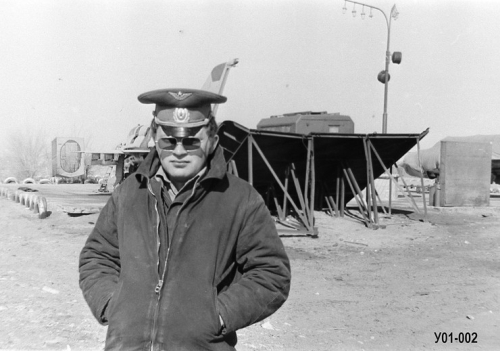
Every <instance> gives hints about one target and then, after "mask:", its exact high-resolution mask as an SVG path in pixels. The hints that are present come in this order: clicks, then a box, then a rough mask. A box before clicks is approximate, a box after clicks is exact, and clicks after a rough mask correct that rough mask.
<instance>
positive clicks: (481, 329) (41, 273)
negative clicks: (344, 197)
mask: <svg viewBox="0 0 500 351" xmlns="http://www.w3.org/2000/svg"><path fill="white" fill-rule="evenodd" d="M0 186H2V185H0ZM55 186H58V185H55ZM66 186H71V185H66ZM101 198H102V197H101ZM54 201H56V200H54ZM58 201H59V203H60V202H61V201H62V200H58ZM48 203H49V210H51V213H50V216H49V217H48V218H45V219H39V218H38V217H37V215H36V214H34V213H33V212H32V211H30V210H28V209H26V208H25V207H24V206H23V205H21V204H19V203H16V202H14V201H12V200H8V199H7V198H6V197H0V228H1V229H0V232H1V234H0V237H1V243H2V244H1V245H0V257H1V261H0V291H1V294H0V349H1V350H102V349H103V345H104V338H105V333H106V328H105V327H103V326H100V325H99V324H98V323H97V322H96V321H95V320H94V318H93V317H92V315H91V313H90V310H89V309H88V307H87V306H86V304H85V301H84V300H83V297H82V294H81V292H80V289H79V287H78V272H77V271H78V268H77V263H78V254H79V252H80V250H81V248H82V246H83V244H84V241H85V240H86V237H87V235H88V234H89V232H90V230H91V229H92V227H93V225H94V223H95V222H96V219H97V213H93V214H88V215H83V216H76V217H70V216H69V215H68V214H67V213H65V212H64V211H63V210H62V207H57V206H54V205H53V204H52V205H51V198H50V197H49V198H48ZM51 206H52V207H51ZM422 208H423V207H422ZM427 210H428V214H427V217H426V218H423V215H422V214H418V213H414V212H412V211H410V210H408V208H406V209H405V208H403V210H396V209H394V210H393V213H392V215H391V216H389V215H386V216H383V218H382V220H381V221H382V223H383V224H385V225H386V227H385V228H384V229H378V230H374V229H370V228H366V227H365V226H364V225H362V224H360V223H359V222H356V221H354V220H351V219H348V218H334V217H330V216H328V215H326V214H324V213H321V212H316V213H315V217H316V225H317V227H318V229H319V237H318V238H317V239H312V238H310V237H306V236H304V237H301V236H287V237H283V238H282V240H283V242H284V244H285V247H286V249H287V252H288V255H289V256H290V259H291V264H292V288H291V292H290V296H289V299H288V300H287V302H286V303H285V304H284V305H283V307H282V308H281V309H280V310H279V311H278V312H276V313H275V314H274V315H272V316H271V317H269V318H268V319H266V320H264V321H262V322H260V323H258V324H256V325H253V326H251V327H248V328H246V329H243V330H241V331H239V333H238V337H239V342H238V345H237V349H238V350H239V351H251V350H291V351H295V350H297V351H299V350H311V351H312V350H314V351H321V350H325V351H326V350H475V349H478V350H498V349H500V299H499V292H500V255H499V253H500V235H499V234H498V233H499V230H498V226H499V223H500V207H496V206H493V207H483V208H435V207H428V208H427ZM90 212H92V211H90ZM95 212H97V211H95ZM439 333H441V334H439ZM451 334H452V335H451ZM437 335H440V337H439V340H437ZM455 338H456V340H455ZM460 341H462V343H460ZM466 341H469V343H466ZM472 341H475V342H476V343H471V342H472Z"/></svg>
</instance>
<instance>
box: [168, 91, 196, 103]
mask: <svg viewBox="0 0 500 351" xmlns="http://www.w3.org/2000/svg"><path fill="white" fill-rule="evenodd" d="M168 93H169V94H170V95H172V97H173V98H174V99H176V100H179V101H182V100H184V99H187V98H188V97H190V96H191V95H193V93H183V92H182V91H178V92H177V93H173V92H170V91H169V92H168Z"/></svg>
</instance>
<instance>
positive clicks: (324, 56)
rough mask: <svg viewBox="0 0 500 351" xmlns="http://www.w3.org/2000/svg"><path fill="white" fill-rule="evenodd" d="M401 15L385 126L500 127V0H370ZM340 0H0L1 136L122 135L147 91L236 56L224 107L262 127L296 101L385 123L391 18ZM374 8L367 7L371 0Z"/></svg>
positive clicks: (221, 115)
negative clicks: (383, 74)
mask: <svg viewBox="0 0 500 351" xmlns="http://www.w3.org/2000/svg"><path fill="white" fill-rule="evenodd" d="M366 2H367V3H369V4H371V5H373V6H377V7H380V8H381V9H383V10H384V11H385V12H386V13H387V15H389V13H390V10H391V7H392V5H393V4H396V6H397V9H398V12H399V18H398V19H397V20H396V21H394V20H393V21H392V25H391V45H390V49H391V52H393V51H401V52H402V55H403V59H402V63H401V64H400V65H395V64H392V63H391V65H390V69H389V71H390V74H391V81H390V84H389V94H388V132H389V133H420V132H422V131H424V130H425V129H426V128H430V133H429V135H428V136H427V137H426V138H424V140H423V141H422V147H430V146H432V145H433V144H434V143H435V142H437V141H439V140H440V139H442V138H444V137H445V136H463V135H474V134H500V118H499V113H500V69H499V67H498V66H499V64H500V20H499V18H498V16H499V13H500V11H499V10H500V2H499V1H493V0H491V1H486V0H482V1H481V0H462V1H457V0H454V1H451V0H450V1H446V0H444V1H443V0H441V1H432V0H399V1H397V2H394V1H385V0H370V1H368V0H367V1H366ZM343 6H344V1H342V0H288V1H286V0H260V1H259V0H227V1H222V0H211V1H208V0H191V1H189V0H183V1H180V0H179V1H173V0H158V1H148V0H140V1H139V0H115V1H104V0H99V1H97V0H85V1H84V0H72V1H65V0H64V1H63V0H61V1H55V0H45V1H44V0H38V1H20V0H0V89H1V94H2V99H1V103H0V121H1V127H0V138H1V139H0V145H1V142H3V141H5V140H6V138H8V135H9V134H10V133H16V132H19V131H20V130H21V129H23V128H32V129H34V130H36V131H41V132H44V133H46V135H47V138H48V139H49V141H50V140H52V139H53V138H55V137H58V136H60V137H63V136H83V137H85V138H87V139H90V145H91V147H92V149H94V150H97V149H113V148H114V147H115V146H116V145H117V144H119V143H120V142H124V141H125V138H126V136H127V134H128V132H129V131H130V130H131V129H132V128H133V127H134V126H136V125H137V124H149V122H150V120H151V117H152V115H151V111H152V106H151V105H142V104H140V103H139V102H138V100H137V96H138V95H139V94H141V93H143V92H146V91H149V90H154V89H160V88H173V87H176V88H177V87H186V88H201V86H202V85H203V83H204V82H205V80H206V78H207V76H208V74H209V72H210V71H211V69H212V68H213V67H214V66H215V65H217V64H219V63H222V62H225V61H228V60H230V59H233V58H238V59H239V60H240V63H239V64H238V65H237V67H236V68H234V69H232V70H231V71H230V74H229V78H228V82H227V84H226V88H225V91H224V95H226V96H227V97H228V101H227V103H226V104H224V105H221V106H220V107H219V110H218V116H217V117H218V121H219V122H221V121H223V120H234V121H236V122H238V123H241V124H243V125H244V126H246V127H248V128H256V126H257V123H258V122H259V120H260V119H262V118H267V117H269V116H271V115H277V114H283V113H289V112H297V111H307V110H312V111H328V112H332V113H333V112H340V113H341V114H345V115H349V116H351V118H352V119H353V120H354V123H355V131H356V132H357V133H372V132H379V133H380V132H381V131H382V113H383V98H384V86H383V84H381V83H379V82H378V81H377V79H376V77H377V74H378V72H380V71H381V70H383V69H384V62H385V50H386V45H387V25H386V23H385V20H384V18H383V16H382V14H381V13H380V12H378V11H374V12H373V18H369V17H368V16H366V18H365V19H364V20H362V19H361V16H360V13H361V11H362V8H361V7H360V6H356V10H357V16H356V17H353V16H352V7H353V6H352V4H350V3H347V8H348V10H347V12H346V14H343V13H342V7H343ZM365 12H366V13H367V15H368V14H369V10H368V9H365Z"/></svg>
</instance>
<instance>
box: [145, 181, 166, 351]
mask: <svg viewBox="0 0 500 351" xmlns="http://www.w3.org/2000/svg"><path fill="white" fill-rule="evenodd" d="M150 184H151V183H149V182H148V190H149V192H150V193H151V195H153V197H154V199H155V211H156V240H157V243H156V245H157V255H158V261H157V262H156V267H157V268H156V269H157V271H158V269H159V268H160V230H159V228H160V214H159V213H158V200H156V196H155V195H154V193H153V190H152V189H151V185H150ZM169 252H170V248H168V249H167V255H166V257H165V268H164V270H163V273H162V276H161V277H160V276H159V275H158V283H157V284H156V286H155V293H156V295H157V299H156V306H155V311H154V315H153V327H152V329H151V345H150V350H151V351H154V342H155V339H156V332H157V330H156V324H157V320H158V313H159V309H160V308H159V307H160V297H161V295H160V293H161V288H162V287H163V282H164V279H165V272H166V270H167V260H168V254H169Z"/></svg>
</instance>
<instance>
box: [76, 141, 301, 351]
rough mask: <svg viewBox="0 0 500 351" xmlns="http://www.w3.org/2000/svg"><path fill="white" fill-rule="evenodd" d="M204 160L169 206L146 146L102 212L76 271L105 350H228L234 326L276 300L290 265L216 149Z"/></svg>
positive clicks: (272, 307)
mask: <svg viewBox="0 0 500 351" xmlns="http://www.w3.org/2000/svg"><path fill="white" fill-rule="evenodd" d="M212 156H213V157H212V158H211V159H210V160H209V165H208V171H207V173H206V174H205V176H203V177H202V178H201V179H200V180H199V181H198V182H197V183H196V185H195V187H193V189H192V190H191V191H190V193H189V195H188V196H187V199H186V200H185V202H184V203H183V204H181V205H178V206H171V204H169V201H165V199H164V197H163V196H162V191H161V187H158V186H156V187H155V179H154V175H155V174H156V172H157V170H158V167H160V166H161V163H160V160H159V158H158V154H157V152H156V150H153V151H152V152H151V153H150V154H149V155H148V157H147V158H146V159H145V161H144V162H143V163H142V164H141V166H140V168H139V169H138V171H137V172H136V173H135V174H134V175H131V176H129V177H128V178H127V179H126V180H125V181H124V182H123V184H121V185H120V186H119V187H118V188H117V189H115V191H114V192H113V194H112V196H111V197H110V199H109V201H108V202H107V204H106V205H105V207H104V208H103V209H102V211H101V213H100V215H99V218H98V220H97V222H96V225H95V227H94V229H93V231H92V232H91V234H90V235H89V237H88V239H87V241H86V243H85V246H84V248H83V250H82V252H81V254H80V262H79V270H80V287H81V289H82V291H83V295H84V297H85V299H86V301H87V303H88V305H89V307H90V309H91V311H92V313H93V314H94V316H95V317H96V318H97V320H98V321H99V322H100V323H101V324H104V325H106V324H108V330H107V337H106V346H105V349H106V350H174V351H178V350H190V351H191V350H234V346H235V345H236V342H237V338H236V330H238V329H241V328H244V327H246V326H249V325H251V324H253V323H256V322H258V321H260V320H262V319H264V318H266V317H268V316H269V315H271V314H272V313H274V312H275V311H276V310H277V309H278V308H279V307H280V306H281V305H282V304H283V303H284V301H285V300H286V298H287V296H288V292H289V289H290V279H291V276H290V264H289V260H288V257H287V255H286V253H285V249H284V247H283V244H282V242H281V240H280V238H279V237H278V235H277V232H276V227H275V224H274V222H273V220H272V218H271V216H270V214H269V212H268V209H267V207H266V206H265V204H264V202H263V200H262V197H261V196H260V195H259V194H258V193H257V192H256V191H255V190H254V188H253V187H252V186H251V185H250V184H248V183H247V182H245V181H243V180H242V179H240V178H237V177H235V176H233V175H231V174H228V173H226V164H225V161H224V157H223V154H222V150H221V149H220V148H217V149H216V151H215V152H214V154H213V155H212ZM161 201H163V202H161ZM168 221H169V222H170V223H169V225H167V223H165V222H168ZM164 237H167V238H168V240H167V241H165V240H160V238H164ZM168 242H170V244H169V245H168V244H167V243H168ZM160 243H162V245H160ZM167 246H168V249H167ZM160 253H163V254H162V255H160ZM160 257H166V259H165V260H164V261H165V262H161V259H160ZM163 273H164V274H163ZM219 315H220V316H221V317H222V319H223V321H224V328H222V326H221V325H220V321H219Z"/></svg>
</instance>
